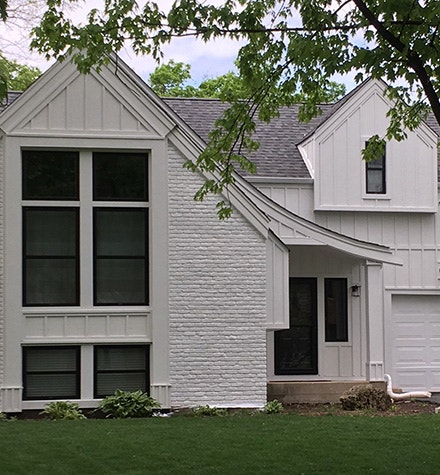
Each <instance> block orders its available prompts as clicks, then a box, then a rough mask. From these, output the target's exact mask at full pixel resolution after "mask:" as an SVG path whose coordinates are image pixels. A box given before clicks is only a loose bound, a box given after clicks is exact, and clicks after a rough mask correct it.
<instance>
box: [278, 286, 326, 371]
mask: <svg viewBox="0 0 440 475" xmlns="http://www.w3.org/2000/svg"><path fill="white" fill-rule="evenodd" d="M289 292H290V327H289V329H288V330H279V331H276V332H275V374H279V375H283V374H286V375H290V374H291V375H294V374H318V322H317V320H318V319H317V311H316V299H317V284H316V278H297V277H291V278H290V281H289Z"/></svg>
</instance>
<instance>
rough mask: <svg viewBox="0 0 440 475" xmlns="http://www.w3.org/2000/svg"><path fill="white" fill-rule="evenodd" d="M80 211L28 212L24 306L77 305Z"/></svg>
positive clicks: (24, 255)
mask: <svg viewBox="0 0 440 475" xmlns="http://www.w3.org/2000/svg"><path fill="white" fill-rule="evenodd" d="M78 229H79V225H78V209H77V208H24V210H23V232H24V236H23V251H24V252H23V288H24V296H23V301H24V305H77V304H78V303H79V298H78V291H79V284H78V272H79V269H78V268H79V259H78V252H79V251H78Z"/></svg>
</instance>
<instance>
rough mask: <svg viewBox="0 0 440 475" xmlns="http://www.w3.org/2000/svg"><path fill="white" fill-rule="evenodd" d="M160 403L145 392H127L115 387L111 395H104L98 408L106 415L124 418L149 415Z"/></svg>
mask: <svg viewBox="0 0 440 475" xmlns="http://www.w3.org/2000/svg"><path fill="white" fill-rule="evenodd" d="M159 408H160V404H159V403H158V402H157V401H156V400H155V399H154V398H152V397H150V396H149V395H148V394H147V393H144V392H142V391H141V390H139V391H134V392H129V391H121V390H120V389H117V390H116V391H115V393H114V394H113V395H112V396H107V397H105V398H104V399H103V400H102V401H101V402H100V403H99V408H98V409H100V410H101V411H102V412H103V413H104V414H106V417H111V418H114V419H125V418H129V417H150V416H152V415H153V413H154V411H155V410H156V409H159Z"/></svg>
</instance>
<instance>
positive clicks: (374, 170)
mask: <svg viewBox="0 0 440 475" xmlns="http://www.w3.org/2000/svg"><path fill="white" fill-rule="evenodd" d="M366 145H367V146H368V142H367V144H366ZM385 165H386V160H385V148H383V151H382V153H381V154H380V156H378V157H377V158H376V159H375V160H369V161H367V162H366V163H365V170H366V191H367V193H376V194H385V193H386V192H387V189H386V167H385Z"/></svg>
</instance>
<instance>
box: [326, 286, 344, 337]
mask: <svg viewBox="0 0 440 475" xmlns="http://www.w3.org/2000/svg"><path fill="white" fill-rule="evenodd" d="M347 285H348V284H347V279H345V278H327V279H325V280H324V300H325V341H326V342H344V341H348V305H347V304H348V292H347V288H348V287H347Z"/></svg>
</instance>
